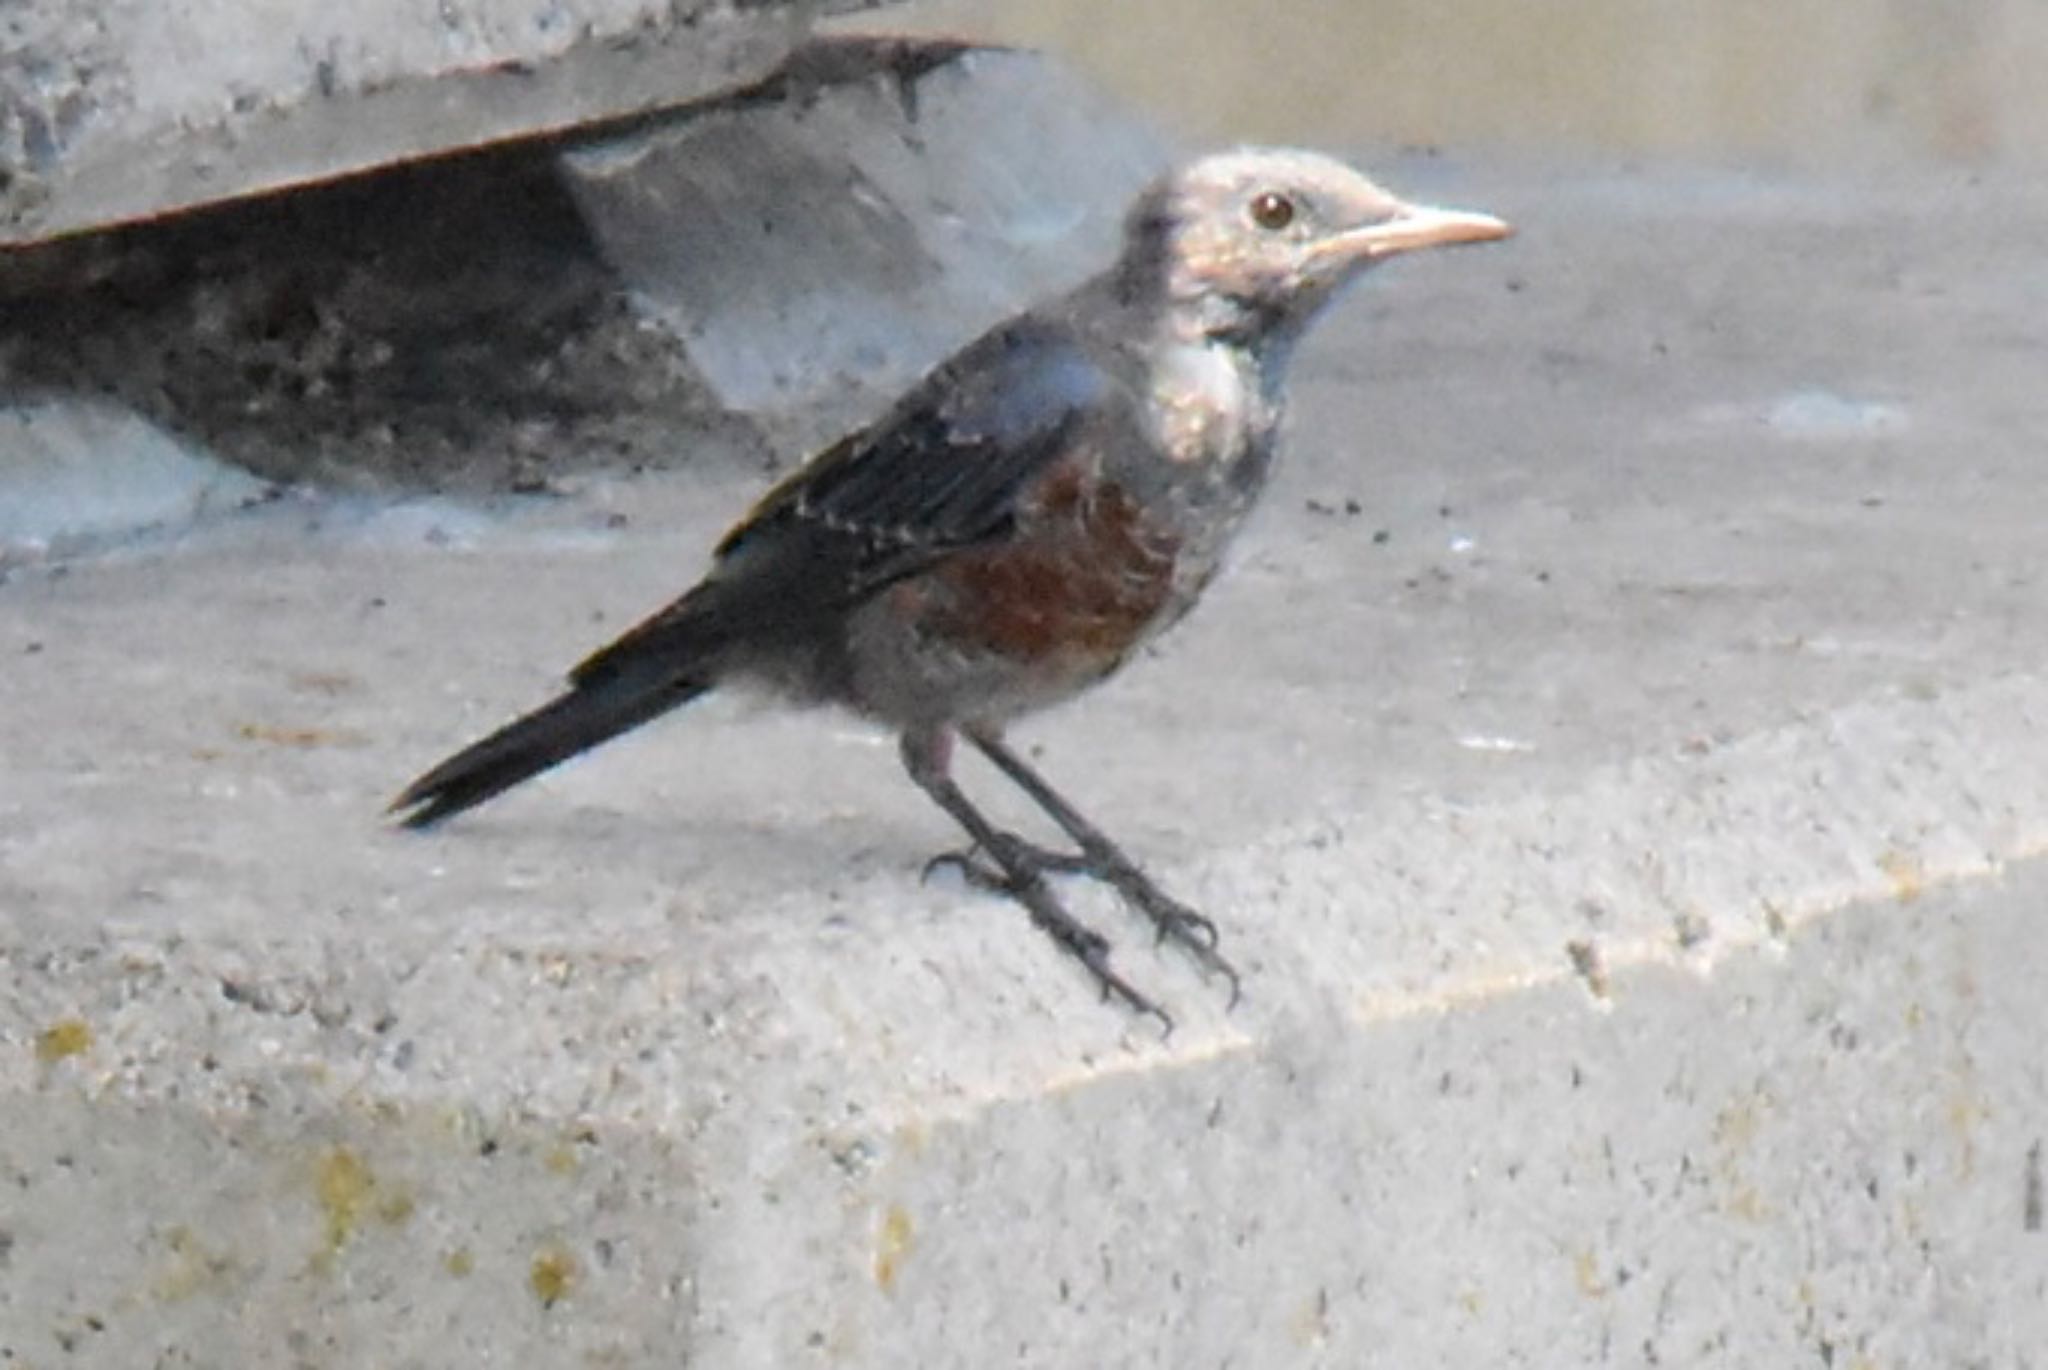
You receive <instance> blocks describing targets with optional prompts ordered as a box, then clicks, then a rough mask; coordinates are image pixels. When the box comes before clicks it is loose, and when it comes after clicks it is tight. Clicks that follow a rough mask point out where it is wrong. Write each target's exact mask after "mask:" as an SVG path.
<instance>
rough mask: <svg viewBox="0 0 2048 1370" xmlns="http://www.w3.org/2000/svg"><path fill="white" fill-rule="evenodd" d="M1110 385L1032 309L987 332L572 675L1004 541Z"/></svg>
mask: <svg viewBox="0 0 2048 1370" xmlns="http://www.w3.org/2000/svg"><path fill="white" fill-rule="evenodd" d="M1115 384H1116V382H1115V381H1114V379H1113V378H1112V377H1111V376H1110V375H1109V374H1108V373H1107V372H1106V371H1105V370H1104V369H1103V368H1102V367H1101V366H1100V365H1099V364H1098V363H1097V362H1096V361H1095V360H1094V359H1093V358H1092V357H1090V356H1089V355H1088V353H1087V351H1086V350H1085V349H1084V348H1083V347H1082V345H1081V344H1080V343H1079V342H1078V341H1077V340H1076V339H1075V338H1074V336H1073V335H1072V334H1071V333H1070V332H1068V331H1067V330H1065V329H1062V328H1060V327H1058V326H1056V325H1053V324H1049V323H1046V322H1043V321H1039V320H1031V319H1024V320H1017V321H1013V322H1011V323H1008V324H1005V325H1003V326H1001V327H999V328H997V329H995V330H993V331H992V332H989V333H987V334H984V335H983V336H982V337H981V338H980V339H978V340H977V341H976V342H974V343H972V344H970V345H969V346H968V347H967V348H966V349H964V350H963V351H961V352H960V353H959V354H957V355H956V356H955V357H953V359H952V360H950V361H948V362H946V363H945V364H944V365H942V366H940V367H939V368H938V369H936V370H935V371H933V372H932V373H931V374H930V375H928V376H926V377H925V378H924V380H923V381H921V382H919V384H918V385H917V387H916V388H915V389H913V390H912V391H911V392H910V393H909V394H908V395H906V396H905V397H904V398H903V399H902V400H901V401H899V402H898V403H897V404H896V406H895V407H894V408H892V409H891V410H890V411H889V412H888V413H887V414H885V415H883V416H882V418H881V419H879V420H878V421H877V422H876V423H875V424H874V425H873V426H871V427H869V428H866V429H864V430H862V431H861V432H859V433H855V434H853V435H852V436H850V437H847V438H844V439H842V440H840V441H839V442H837V443H835V444H834V445H833V446H831V447H829V448H827V449H825V450H824V451H823V452H820V453H819V454H818V455H817V456H815V457H813V458H812V459H811V460H810V461H808V462H806V463H805V464H804V465H803V466H802V467H801V468H799V469H798V470H797V471H795V472H794V473H792V474H791V475H790V476H789V478H788V479H786V480H784V481H783V482H782V483H781V484H780V485H778V486H776V487H775V488H774V489H773V490H771V491H769V492H768V494H767V495H766V496H764V497H763V498H762V500H761V502H760V503H759V504H758V505H756V506H755V508H754V510H753V512H752V513H751V514H749V515H748V517H747V518H746V520H745V521H744V522H742V523H741V524H740V525H739V526H738V527H736V528H734V529H733V530H732V531H731V532H730V533H728V534H726V536H725V538H724V540H723V541H721V542H720V543H719V544H718V549H717V553H716V556H717V558H718V565H717V567H716V568H715V569H714V570H713V572H712V574H711V576H710V577H708V578H707V579H706V581H705V582H704V583H703V584H702V585H700V586H698V587H697V588H696V589H695V590H693V591H692V592H691V593H690V594H689V595H686V596H685V597H684V598H683V599H681V600H678V601H677V602H676V603H675V604H673V605H671V606H669V607H668V608H667V609H664V610H662V611H661V612H660V613H658V614H656V615H655V616H654V617H652V618H650V619H648V620H647V621H646V622H644V623H642V624H640V625H639V626H638V627H636V628H634V629H633V630H632V631H630V632H628V633H627V634H626V635H625V636H624V637H621V638H620V639H619V640H618V641H617V642H614V643H613V644H612V645H611V646H609V647H606V648H604V649H603V650H601V651H599V652H598V653H596V654H595V655H593V656H592V657H590V658H589V659H588V660H587V661H585V662H584V663H583V664H582V665H580V666H578V667H577V668H576V670H575V671H574V673H572V675H571V677H570V678H571V679H572V680H574V681H576V682H578V683H587V682H590V681H593V680H596V679H599V678H601V677H604V676H608V675H611V674H613V673H616V672H618V671H620V670H622V669H624V668H626V667H627V666H629V665H631V664H633V663H634V662H636V661H638V660H641V659H644V657H645V656H647V655H648V654H662V655H667V654H670V653H672V652H674V651H675V650H677V649H678V648H680V647H681V646H683V645H684V644H685V643H688V644H692V646H693V650H696V651H702V650H703V648H704V645H705V644H709V643H715V642H718V641H722V640H731V639H732V638H733V637H735V636H736V635H738V634H740V633H742V632H746V633H755V634H759V633H764V632H772V631H773V630H774V628H775V627H776V626H777V625H786V626H787V627H788V628H789V630H790V631H793V632H800V631H804V630H807V629H808V628H809V627H810V626H812V625H815V624H816V623H817V622H818V620H819V619H820V618H821V617H829V616H831V615H835V614H840V613H843V612H844V611H845V610H846V609H847V608H849V607H851V606H852V605H854V604H857V603H858V602H860V601H861V600H863V599H865V598H867V597H868V596H870V595H873V594H874V593H876V592H877V591H878V590H880V589H882V588H883V587H885V586H887V585H889V584H891V583H892V582H894V581H896V580H899V579H901V578H902V577H904V576H907V575H911V574H914V573H915V572H916V571H918V570H920V569H921V568H923V567H925V566H927V565H929V564H930V563H931V562H932V561H933V560H934V559H935V558H937V557H939V556H941V555H943V554H944V553H946V552H948V551H950V550H952V549H955V548H959V547H964V546H972V545H974V544H976V543H980V542H985V541H988V540H990V539H993V538H998V537H1001V536H1002V535H1003V534H1004V533H1005V532H1007V531H1008V530H1009V528H1010V526H1011V524H1012V522H1013V520H1014V518H1015V514H1016V510H1017V505H1018V500H1019V498H1020V496H1021V494H1022V492H1023V491H1024V489H1025V488H1026V487H1027V486H1028V485H1029V484H1030V482H1031V480H1032V478H1033V477H1035V476H1037V475H1038V474H1040V473H1041V472H1043V471H1044V470H1045V469H1046V468H1047V467H1048V466H1050V465H1051V464H1052V462H1053V461H1055V460H1056V459H1057V458H1058V457H1059V456H1060V455H1061V454H1062V453H1063V452H1065V451H1066V450H1068V447H1069V445H1070V440H1071V438H1072V436H1073V434H1074V430H1075V427H1076V425H1077V424H1079V423H1080V421H1081V420H1082V418H1083V417H1084V416H1085V415H1086V414H1087V413H1088V411H1089V410H1090V409H1091V408H1092V407H1094V406H1096V405H1098V404H1100V403H1101V402H1102V401H1103V400H1104V398H1105V397H1107V396H1108V395H1110V393H1111V391H1112V387H1113V386H1114V385H1115Z"/></svg>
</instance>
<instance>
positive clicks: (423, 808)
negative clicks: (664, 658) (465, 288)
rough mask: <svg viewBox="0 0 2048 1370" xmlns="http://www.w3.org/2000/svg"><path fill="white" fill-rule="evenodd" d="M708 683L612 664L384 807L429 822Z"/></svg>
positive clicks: (413, 824) (413, 823)
mask: <svg viewBox="0 0 2048 1370" xmlns="http://www.w3.org/2000/svg"><path fill="white" fill-rule="evenodd" d="M709 688H711V687H710V684H709V682H705V681H697V680H689V679H678V678H677V677H676V676H674V675H672V674H669V673H666V672H663V673H659V674H656V673H651V672H635V671H620V672H616V673H612V674H607V675H604V676H602V677H601V678H597V679H591V680H589V681H588V682H587V683H578V684H577V685H576V686H575V687H574V688H572V689H571V690H570V691H569V692H568V693H567V694H564V695H562V696H560V697H559V698H557V699H555V700H553V701H551V702H550V703H547V704H543V705H542V706H541V707H540V708H538V709H535V710H534V711H533V712H532V713H530V714H527V715H525V716H524V717H522V718H515V719H513V720H512V721H511V722H510V723H507V724H506V725H505V726H504V727H502V728H500V729H498V731H496V732H494V733H492V734H491V735H490V736H489V737H486V738H484V739H483V740H482V741H480V742H476V743H473V744H471V745H470V746H468V747H465V748H464V749H463V750H461V751H459V752H457V753H456V754H455V755H454V756H451V757H449V758H448V759H447V760H446V761H443V762H442V763H441V764H440V765H438V766H436V767H434V769H432V770H430V771H428V772H427V773H426V774H425V775H423V776H421V777H420V778H419V779H417V780H415V781H413V782H412V784H410V785H408V786H406V787H405V792H404V793H403V794H401V795H399V796H398V798H397V799H395V800H393V801H392V802H391V810H390V811H391V812H392V813H398V812H400V811H402V810H408V809H409V810H411V812H409V813H407V814H406V815H405V817H404V819H402V820H401V821H402V822H403V823H404V824H405V826H406V827H408V828H426V827H431V826H432V825H434V824H436V823H438V822H440V821H441V820H442V819H444V818H448V817H451V816H453V815H455V814H458V813H461V812H462V811H463V810H464V809H472V808H475V807H476V806H477V805H478V804H481V803H483V802H484V801H485V800H487V799H490V798H493V797H494V796H496V795H499V794H502V793H504V792H505V791H506V790H509V789H511V788H512V787H513V786H514V785H517V784H518V783H519V782H520V781H522V780H525V779H527V778H529V777H531V776H535V775H538V774H540V773H541V772H542V771H544V770H547V769H548V768H549V767H550V766H555V765H559V764H560V763H562V762H564V761H567V760H568V759H569V758H570V757H572V756H575V755H576V754H577V753H578V752H583V751H588V750H589V749H590V748H592V747H595V746H597V745H598V744H599V743H601V742H606V741H609V740H610V739H612V738H614V737H617V736H618V735H619V734H620V733H622V732H625V731H626V730H627V729H629V728H636V727H638V726H639V725H640V724H642V723H645V722H647V721H648V720H649V719H651V718H655V717H657V716H658V715H661V714H665V713H667V712H668V711H669V710H670V709H674V708H678V707H680V706H682V705H684V704H687V703H689V702H690V701H691V700H693V699H695V698H696V697H697V696H698V695H700V694H703V693H704V692H705V691H706V690H707V689H709Z"/></svg>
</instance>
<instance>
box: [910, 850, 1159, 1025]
mask: <svg viewBox="0 0 2048 1370" xmlns="http://www.w3.org/2000/svg"><path fill="white" fill-rule="evenodd" d="M999 838H1000V840H999V841H997V842H994V843H992V844H988V845H976V846H973V847H969V848H967V849H965V850H963V851H951V852H942V853H940V854H939V855H937V856H935V857H933V858H932V859H931V860H929V861H927V862H926V863H925V867H924V875H925V878H926V879H930V878H931V876H932V875H933V873H934V872H936V871H939V870H944V869H948V868H950V869H952V870H956V871H958V872H959V873H960V876H961V878H962V879H964V880H965V881H966V882H967V883H968V884H970V885H972V886H974V887H975V888H976V889H980V890H987V891H989V892H990V893H992V894H1001V895H1005V896H1007V897H1008V898H1011V899H1014V900H1016V901H1017V902H1018V903H1020V904H1022V905H1023V906H1024V911H1025V912H1026V913H1028V914H1029V915H1030V916H1031V921H1032V923H1033V924H1035V925H1036V926H1037V927H1038V929H1039V930H1040V931H1041V932H1043V933H1045V935H1046V936H1048V937H1050V938H1052V940H1053V941H1054V942H1055V943H1057V944H1058V945H1059V947H1060V948H1061V949H1062V950H1064V951H1065V952H1066V953H1067V954H1068V955H1070V956H1072V957H1073V958H1074V959H1075V960H1077V961H1079V962H1080V963H1081V964H1082V966H1084V967H1085V968H1086V969H1087V971H1088V974H1089V975H1090V976H1091V977H1092V978H1093V979H1094V981H1095V985H1096V988H1098V989H1100V990H1101V991H1102V997H1103V998H1105V999H1114V1000H1117V1001H1118V1002H1119V1003H1121V1004H1123V1005H1124V1006H1125V1007H1126V1008H1128V1009H1130V1010H1131V1011H1132V1012H1134V1013H1142V1014H1144V1015H1146V1016H1147V1017H1151V1018H1157V1019H1158V1020H1159V1028H1160V1035H1161V1036H1162V1037H1170V1036H1172V1035H1173V1015H1172V1014H1170V1013H1168V1012H1167V1011H1166V1010H1165V1009H1163V1008H1161V1007H1160V1006H1159V1003H1158V1001H1156V1000H1155V999H1153V998H1152V996H1150V995H1149V994H1146V993H1145V992H1144V991H1143V990H1141V989H1139V988H1138V987H1137V986H1136V985H1133V984H1132V983H1131V982H1130V981H1129V980H1126V979H1125V978H1124V977H1123V976H1122V975H1121V974H1120V973H1119V972H1118V971H1117V969H1116V968H1115V967H1114V966H1112V965H1111V964H1110V960H1109V951H1110V942H1109V939H1108V938H1107V937H1104V936H1103V935H1102V934H1101V933H1099V932H1097V931H1095V929H1093V928H1091V927H1089V926H1088V925H1087V924H1086V923H1083V922H1082V921H1081V920H1080V919H1078V918H1076V917H1075V916H1074V915H1073V914H1072V913H1070V912H1069V911H1068V910H1067V907H1066V905H1064V904H1062V903H1061V902H1060V901H1059V898H1058V897H1057V896H1056V895H1054V894H1053V892H1052V887H1051V886H1050V885H1048V884H1047V883H1046V880H1045V877H1046V876H1047V875H1064V874H1069V873H1080V874H1089V873H1092V871H1091V868H1090V866H1089V863H1088V860H1087V858H1086V857H1085V856H1082V855H1079V854H1077V853H1073V852H1059V851H1052V850H1050V849H1048V848H1045V847H1040V846H1037V845H1035V844H1033V843H1030V842H1026V841H1025V840H1024V839H1023V838H1021V837H1015V836H1012V835H1011V834H1009V833H1002V834H999Z"/></svg>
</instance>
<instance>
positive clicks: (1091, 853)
mask: <svg viewBox="0 0 2048 1370" xmlns="http://www.w3.org/2000/svg"><path fill="white" fill-rule="evenodd" d="M967 736H968V738H969V739H970V740H971V741H972V742H973V743H974V745H975V746H976V747H978V748H979V749H980V750H981V754H982V755H983V756H986V757H987V758H988V759H989V760H990V761H991V762H992V763H994V765H995V767H996V769H997V770H999V771H1001V772H1002V773H1003V774H1004V775H1006V776H1008V777H1010V779H1011V780H1012V781H1013V782H1015V784H1016V786H1017V788H1018V789H1020V790H1022V791H1024V793H1025V794H1027V795H1030V796H1031V801H1032V802H1033V803H1035V804H1037V805H1038V807H1039V808H1041V809H1043V810H1045V813H1046V816H1047V817H1049V818H1051V819H1052V821H1053V822H1055V823H1057V824H1059V825H1060V828H1061V830H1062V831H1064V832H1065V833H1066V834H1067V836H1069V837H1071V838H1073V839H1074V841H1075V842H1076V843H1078V844H1079V845H1080V848H1081V854H1080V859H1079V861H1078V862H1075V861H1069V862H1068V863H1067V864H1066V867H1065V868H1066V869H1069V870H1077V871H1078V872H1079V873H1081V874H1083V875H1087V876H1090V877H1092V878H1094V879H1097V880H1100V881H1102V882H1103V883H1104V884H1106V885H1109V886H1110V887H1111V888H1113V889H1114V890H1116V892H1117V893H1118V894H1120V895H1122V896H1123V898H1124V899H1125V900H1126V901H1127V902H1128V903H1130V904H1131V905H1133V906H1134V907H1136V908H1137V909H1138V910H1139V911H1140V912H1142V913H1143V914H1144V915H1145V916H1146V917H1147V918H1150V919H1151V920H1152V926H1153V927H1155V928H1157V929H1158V930H1159V940H1160V941H1162V942H1173V943H1176V944H1178V945H1179V946H1182V947H1185V948H1187V950H1188V953H1189V954H1190V955H1192V956H1193V957H1194V958H1195V960H1196V961H1197V962H1199V963H1200V964H1201V966H1202V968H1203V969H1204V970H1205V971H1211V972H1214V973H1215V974H1218V975H1221V976H1222V977H1223V978H1224V979H1226V980H1228V981H1229V982H1230V1002H1231V1003H1232V1004H1233V1005H1235V1004H1236V1003H1237V1000H1238V993H1239V990H1240V984H1239V981H1238V974H1237V968H1236V967H1234V966H1232V965H1231V964H1230V962H1228V961H1226V960H1225V959H1224V958H1223V956H1222V954H1221V953H1219V952H1218V951H1217V950H1216V943H1217V940H1218V938H1217V932H1216V924H1215V923H1214V922H1212V921H1211V920H1210V919H1209V918H1208V917H1206V916H1205V915H1203V914H1200V913H1197V912H1196V911H1195V910H1193V909H1191V908H1189V907H1188V906H1187V905H1186V904H1183V903H1181V902H1180V901H1179V900H1178V899H1175V898H1174V897H1173V896H1172V895H1170V894H1168V893H1166V891H1164V890H1162V889H1160V888H1159V886H1157V885H1155V884H1153V883H1152V879H1151V877H1150V876H1148V875H1146V874H1145V872H1144V871H1142V870H1140V869H1138V866H1137V863H1136V862H1134V861H1132V860H1131V859H1130V858H1129V857H1128V856H1125V855H1124V854H1123V851H1122V850H1121V849H1120V848H1119V847H1118V846H1117V845H1116V843H1114V842H1112V841H1110V840H1109V838H1108V837H1107V836H1106V835H1105V834H1104V833H1103V831H1102V830H1101V829H1100V828H1098V827H1096V826H1095V825H1094V824H1093V823H1090V822H1089V821H1088V820H1087V819H1086V818H1084V817H1083V816H1082V815H1081V814H1080V813H1079V812H1078V811H1077V810H1076V809H1075V808H1074V806H1073V805H1071V804H1069V803H1068V802H1067V801H1066V800H1065V799H1064V798H1062V797H1061V796H1060V794H1059V792H1058V791H1057V790H1055V789H1053V787H1052V786H1051V785H1049V784H1047V783H1046V781H1045V778H1044V777H1043V776H1041V775H1039V774H1038V772H1037V771H1034V770H1032V769H1031V767H1030V766H1028V765H1026V764H1025V763H1024V759H1023V758H1022V757H1020V756H1018V755H1017V754H1016V753H1015V752H1013V751H1011V750H1010V748H1009V746H1008V745H1007V744H1006V743H1005V742H1004V741H1003V740H1002V738H1001V737H1000V736H999V735H997V734H995V733H992V732H985V731H980V730H972V731H969V732H968V734H967Z"/></svg>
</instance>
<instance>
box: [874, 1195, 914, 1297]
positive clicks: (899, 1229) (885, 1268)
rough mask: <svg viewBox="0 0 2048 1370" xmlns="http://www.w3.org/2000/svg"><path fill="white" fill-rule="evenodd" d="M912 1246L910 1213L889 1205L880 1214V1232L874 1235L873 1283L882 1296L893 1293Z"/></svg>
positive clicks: (902, 1208)
mask: <svg viewBox="0 0 2048 1370" xmlns="http://www.w3.org/2000/svg"><path fill="white" fill-rule="evenodd" d="M914 1244H915V1242H914V1239H913V1234H912V1230H911V1224H910V1213H909V1212H908V1210H906V1209H905V1208H904V1207H903V1205H902V1204H890V1205H889V1207H888V1209H887V1211H885V1212H884V1213H883V1214H882V1228H881V1231H879V1232H877V1233H876V1234H875V1283H876V1284H877V1285H879V1286H880V1287H881V1290H882V1292H883V1293H884V1294H890V1293H894V1292H895V1289H896V1277H897V1275H899V1274H900V1273H902V1270H903V1262H904V1261H905V1260H906V1259H907V1258H908V1257H909V1255H910V1249H911V1247H912V1246H913V1245H914Z"/></svg>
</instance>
